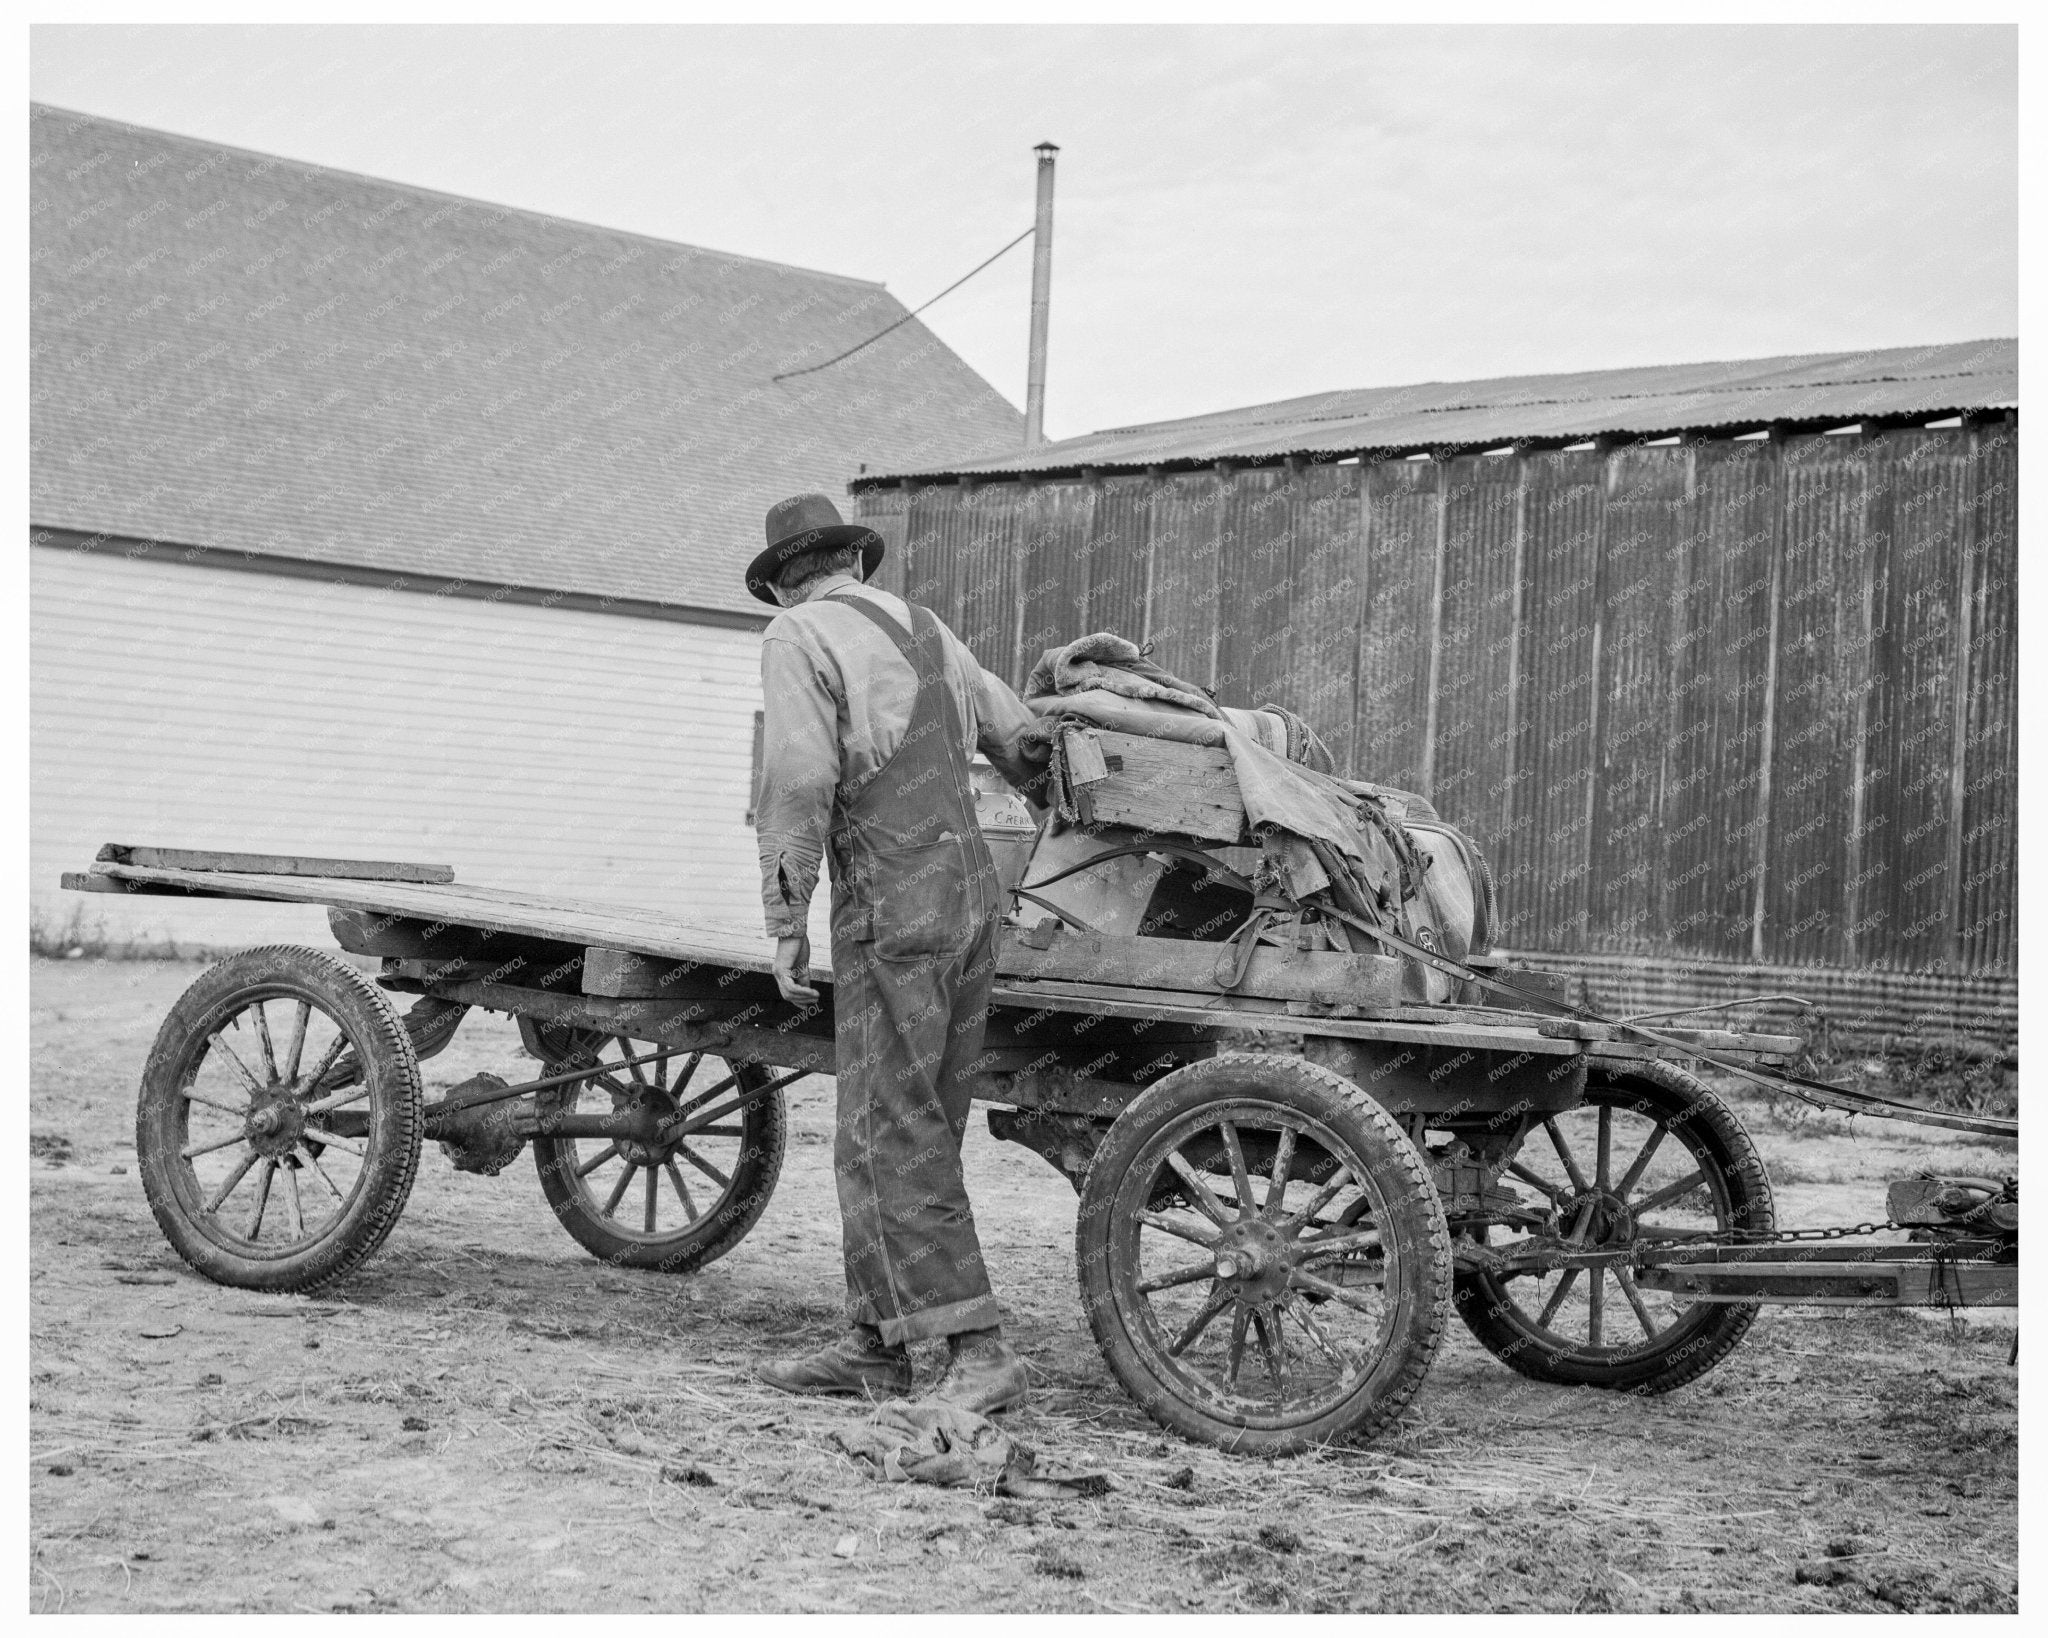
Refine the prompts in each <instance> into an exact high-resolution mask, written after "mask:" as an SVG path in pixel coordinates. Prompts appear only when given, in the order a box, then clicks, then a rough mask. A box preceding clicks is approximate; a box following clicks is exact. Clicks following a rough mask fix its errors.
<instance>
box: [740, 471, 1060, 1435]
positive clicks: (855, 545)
mask: <svg viewBox="0 0 2048 1638" xmlns="http://www.w3.org/2000/svg"><path fill="white" fill-rule="evenodd" d="M768 543H769V544H768V549H767V550H766V551H765V552H763V553H762V554H761V555H760V556H759V557H757V558H755V559H754V561H753V563H752V564H751V565H750V566H749V568H748V570H747V588H748V590H750V591H751V592H752V593H753V594H754V595H755V596H756V597H759V598H761V599H762V600H763V601H764V602H773V603H778V604H780V605H781V606H782V608H783V609H784V611H785V612H783V613H782V614H780V615H778V616H777V617H776V618H775V620H774V621H773V622H772V623H771V624H770V625H769V627H768V630H767V633H766V635H765V637H764V638H763V640H762V644H761V682H762V691H763V695H764V698H765V701H766V707H767V708H766V712H765V716H764V721H763V725H762V762H761V793H760V799H759V803H758V806H757V819H758V830H759V841H760V848H761V874H762V897H763V900H764V903H765V906H766V909H767V921H768V932H769V935H770V936H771V937H773V938H774V939H775V941H776V946H775V981H776V983H777V985H778V986H779V987H780V989H781V991H782V994H783V997H784V999H785V1000H787V1001H790V1002H792V1003H795V1004H799V1005H802V1004H808V1003H810V1002H813V1001H815V1000H816V999H817V991H816V990H814V989H813V988H812V987H811V985H810V983H809V970H810V940H809V938H808V936H807V935H806V931H805V926H806V921H807V917H808V911H809V907H810V900H811V892H812V889H813V888H814V887H815V886H816V884H817V879H818V868H819V861H820V854H821V852H822V851H823V846H824V844H825V843H826V842H827V841H828V840H829V843H830V850H831V857H832V984H833V1016H834V1028H835V1043H834V1044H835V1047H836V1051H837V1074H838V1081H839V1123H838V1137H837V1142H836V1145H835V1148H834V1151H833V1158H834V1162H835V1166H836V1170H837V1174H838V1183H839V1210H840V1217H841V1220H842V1227H843V1235H844V1247H845V1256H846V1289H847V1309H848V1318H849V1319H850V1320H851V1322H852V1325H851V1329H850V1331H849V1332H848V1333H847V1334H846V1335H845V1336H843V1337H841V1338H840V1339H839V1340H838V1341H836V1342H834V1343H833V1344H831V1345H830V1346H828V1347H825V1348H822V1349H820V1350H818V1351H817V1352H815V1353H811V1354H804V1355H800V1356H796V1357H792V1358H787V1359H778V1360H774V1361H772V1362H770V1363H769V1364H767V1365H764V1366H763V1367H761V1372H760V1374H761V1376H762V1378H763V1379H764V1380H765V1381H767V1382H769V1383H772V1384H773V1385H774V1386H776V1387H778V1388H783V1389H787V1390H788V1391H790V1392H793V1393H828V1394H829V1393H846V1394H868V1395H877V1396H879V1395H882V1394H889V1393H906V1392H908V1391H909V1389H910V1385H911V1366H910V1355H909V1352H908V1350H907V1348H906V1347H905V1344H907V1343H910V1342H916V1341H920V1340H923V1339H926V1338H936V1337H944V1338H946V1339H947V1341H948V1342H949V1343H950V1344H951V1359H950V1363H949V1365H948V1367H947V1369H946V1372H945V1374H944V1376H943V1377H942V1378H941V1380H940V1381H939V1383H938V1384H937V1386H936V1387H935V1388H934V1389H933V1390H932V1391H931V1393H930V1395H929V1396H928V1397H930V1398H934V1399H939V1400H943V1401H945V1402H947V1403H950V1404H955V1405H960V1406H963V1407H965V1408H967V1409H970V1410H974V1411H978V1412H981V1413H983V1414H988V1413H991V1412H994V1411H1000V1410H1007V1409H1010V1408H1011V1407H1013V1406H1015V1405H1017V1404H1019V1403H1021V1402H1022V1400H1023V1398H1024V1390H1025V1375H1024V1363H1023V1361H1022V1360H1021V1359H1019V1358H1018V1356H1017V1354H1016V1353H1015V1351H1014V1350H1012V1349H1011V1347H1010V1346H1009V1344H1008V1343H1006V1342H1005V1341H1004V1340H1003V1337H1002V1326H1001V1318H1000V1315H999V1314H998V1312H997V1309H996V1300H995V1297H994V1295H993V1293H992V1292H991V1291H990V1289H989V1281H988V1274H987V1272H986V1270H985V1269H984V1268H983V1267H982V1260H981V1243H980V1240H979V1239H978V1238H977V1236H976V1234H975V1229H974V1213H973V1210H972V1208H971V1207H970V1206H969V1205H968V1201H967V1190H966V1185H965V1183H964V1182H963V1181H962V1179H961V1175H960V1141H961V1136H962V1134H963V1132H964V1131H965V1129H966V1123H967V1112H968V1100H969V1098H970V1097H971V1095H972V1090H973V1088H972V1085H971V1078H970V1076H969V1075H968V1073H967V1066H968V1065H970V1064H971V1063H972V1062H973V1061H974V1060H975V1059H976V1058H977V1057H979V1056H980V1054H981V1042H982V1028H983V1024H984V1022H985V1019H986V1015H987V1010H988V997H989V989H990V986H991V983H992V982H993V979H994V975H995V942H996V921H997V913H998V909H999V903H998V897H999V896H998V890H997V883H996V873H995V865H994V862H993V861H992V859H991V858H990V856H989V851H988V845H987V843H986V842H985V841H984V840H983V839H982V834H981V827H980V825H979V824H978V823H977V822H976V819H975V809H974V790H973V786H972V784H971V782H970V779H969V775H968V766H969V761H970V758H971V756H972V754H973V749H974V747H975V746H976V745H979V746H980V748H981V750H982V751H983V752H984V753H985V754H986V755H987V756H988V758H989V761H990V762H991V763H992V764H993V765H994V766H995V767H996V768H997V770H998V771H1000V772H1001V773H1002V774H1003V776H1004V777H1005V778H1006V779H1008V780H1009V781H1010V783H1011V784H1013V785H1016V786H1018V787H1019V788H1020V789H1022V788H1024V787H1026V786H1028V785H1034V784H1035V783H1036V780H1037V779H1039V778H1042V777H1043V771H1044V770H1043V768H1042V767H1041V766H1037V765H1033V764H1030V763H1026V762H1025V761H1023V760H1022V759H1021V758H1020V757H1019V755H1018V752H1017V737H1018V734H1019V733H1020V731H1021V730H1023V729H1024V728H1026V727H1027V726H1029V725H1030V723H1031V722H1032V720H1033V719H1032V716H1031V713H1030V712H1029V711H1028V710H1027V709H1026V708H1025V706H1024V704H1023V703H1022V702H1021V701H1020V700H1019V699H1018V698H1017V696H1016V695H1015V694H1014V693H1012V692H1011V691H1010V689H1009V688H1008V687H1006V686H1005V685H1004V684H1003V683H1002V682H1001V681H999V680H998V679H996V678H993V677H991V676H989V675H988V674H987V673H986V672H984V671H983V670H982V669H981V667H980V666H978V665H977V664H976V663H975V661H974V657H973V655H971V654H970V653H969V652H968V651H967V647H966V645H965V644H963V643H962V642H961V641H960V639H959V638H957V637H955V636H954V635H953V634H952V633H951V632H950V631H948V630H947V629H946V628H945V626H943V625H942V624H941V623H940V622H939V620H938V618H937V617H936V616H935V615H933V614H932V612H931V611H930V610H929V609H925V608H919V607H914V606H913V605H911V604H908V603H906V602H904V601H903V600H902V599H901V598H899V597H896V596H893V595H892V594H890V593H888V592H884V591H881V590H878V589H876V588H875V587H872V586H869V585H866V584H864V582H865V581H866V580H867V579H868V577H869V576H871V575H872V574H873V573H874V570H875V566H876V565H877V564H878V563H880V561H881V559H882V540H881V537H880V536H879V535H877V534H875V533H874V531H873V530H871V529H867V528H865V527H862V526H860V525H853V524H846V523H843V522H841V521H840V517H839V513H838V510H837V509H836V508H835V507H834V506H833V504H832V502H831V500H830V499H828V498H827V497H826V496H824V495H798V496H797V497H795V498H794V499H792V500H786V501H783V502H782V503H781V504H780V505H778V506H775V507H774V508H772V509H771V510H770V511H769V513H768Z"/></svg>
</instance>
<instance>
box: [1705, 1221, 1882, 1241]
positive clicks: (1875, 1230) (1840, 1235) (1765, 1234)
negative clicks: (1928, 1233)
mask: <svg viewBox="0 0 2048 1638" xmlns="http://www.w3.org/2000/svg"><path fill="white" fill-rule="evenodd" d="M1905 1227H1906V1225H1905V1224H1904V1223H1892V1222H1884V1223H1854V1224H1851V1225H1849V1226H1848V1227H1846V1228H1808V1229H1771V1230H1769V1231H1765V1230H1763V1229H1730V1230H1729V1231H1728V1234H1729V1237H1730V1238H1732V1239H1735V1240H1738V1241H1740V1242H1741V1243H1742V1244H1744V1245H1772V1244H1775V1243H1776V1242H1777V1241H1779V1240H1847V1239H1849V1238H1850V1237H1851V1236H1853V1235H1858V1234H1884V1233H1887V1232H1889V1231H1890V1230H1892V1229H1903V1228H1905ZM1685 1243H1686V1244H1688V1245H1695V1244H1712V1239H1711V1238H1710V1239H1708V1240H1706V1241H1704V1242H1702V1241H1691V1240H1688V1241H1687V1242H1685Z"/></svg>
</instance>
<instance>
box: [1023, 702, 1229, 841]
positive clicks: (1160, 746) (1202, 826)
mask: <svg viewBox="0 0 2048 1638" xmlns="http://www.w3.org/2000/svg"><path fill="white" fill-rule="evenodd" d="M1061 754H1062V759H1063V761H1064V764H1065V767H1066V772H1067V789H1068V791H1069V792H1070V793H1071V795H1072V797H1073V801H1074V808H1075V811H1076V812H1078V813H1079V814H1080V816H1081V819H1082V821H1083V822H1084V823H1087V824H1099V825H1125V826H1128V827H1129V828H1130V829H1132V830H1138V831H1146V832H1150V833H1152V834H1154V835H1159V836H1187V837H1192V838H1194V839H1195V840H1197V841H1204V842H1229V843H1239V842H1243V841H1246V840H1248V839H1249V838H1248V837H1247V836H1246V833H1245V818H1244V800H1243V798H1242V797H1240V796H1239V795H1238V790H1237V770H1236V769H1235V768H1234V767H1232V765H1231V761H1230V753H1229V752H1228V751H1226V750H1225V749H1224V748H1223V747H1222V746H1220V745H1188V744H1184V743H1183V742H1182V741H1180V740H1177V739H1148V738H1145V737H1143V736H1141V735H1138V734H1120V733H1117V732H1115V731H1114V730H1112V729H1108V728H1077V727H1069V728H1067V729H1066V730H1065V732H1064V733H1063V734H1062V735H1061Z"/></svg>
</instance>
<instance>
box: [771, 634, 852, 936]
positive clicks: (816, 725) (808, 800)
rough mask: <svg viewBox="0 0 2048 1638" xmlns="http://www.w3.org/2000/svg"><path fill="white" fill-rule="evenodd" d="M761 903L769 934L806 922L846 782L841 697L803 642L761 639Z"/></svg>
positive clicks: (799, 928)
mask: <svg viewBox="0 0 2048 1638" xmlns="http://www.w3.org/2000/svg"><path fill="white" fill-rule="evenodd" d="M761 697H762V700H763V702H764V710H763V714H762V723H761V796H760V800H759V802H758V803H757V804H756V808H755V830H756V840H757V842H758V844H759V846H760V850H761V904H762V909H763V910H764V912H765V913H766V919H767V924H768V936H769V937H770V938H794V937H795V936H797V935H798V934H800V933H802V932H803V931H804V930H805V926H806V924H807V922H808V919H809V914H810V904H811V895H812V893H813V892H815V891H816V890H817V886H818V869H819V866H820V864H821V863H822V861H823V858H824V852H825V833H826V831H827V830H828V829H829V828H830V826H831V823H832V796H833V792H834V791H835V790H836V789H837V787H838V784H839V698H838V696H837V695H836V694H835V693H834V692H833V688H832V684H831V681H830V680H829V679H828V678H827V677H826V676H825V674H824V673H823V671H821V670H820V668H819V667H818V665H817V663H816V661H815V660H814V659H813V658H812V656H811V655H810V654H809V653H808V652H806V651H805V649H804V648H803V646H802V645H801V644H799V643H796V642H792V641H789V640H788V639H786V638H778V637H777V636H775V635H774V633H773V632H770V633H769V635H768V636H767V637H766V638H765V639H764V640H763V642H762V644H761Z"/></svg>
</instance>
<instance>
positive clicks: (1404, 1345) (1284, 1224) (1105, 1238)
mask: <svg viewBox="0 0 2048 1638" xmlns="http://www.w3.org/2000/svg"><path fill="white" fill-rule="evenodd" d="M1076 1240H1077V1251H1078V1257H1079V1262H1080V1274H1081V1289H1082V1294H1083V1296H1084V1298H1085V1299H1086V1302H1087V1306H1088V1318H1089V1323H1090V1325H1091V1326H1092V1327H1093V1329H1094V1332H1095V1340H1096V1342H1097V1344H1098V1345H1099V1346H1100V1347H1101V1349H1102V1352H1103V1356H1104V1358H1105V1359H1106V1360H1107V1361H1108V1362H1109V1367H1110V1369H1111V1370H1112V1371H1113V1372H1115V1373H1116V1376H1117V1377H1118V1379H1119V1380H1120V1381H1121V1382H1122V1383H1123V1384H1124V1386H1125V1387H1126V1388H1127V1389H1128V1390H1129V1391H1130V1393H1131V1396H1132V1397H1133V1398H1134V1399H1136V1400H1137V1401H1138V1403H1139V1404H1140V1405H1142V1406H1143V1407H1144V1408H1145V1410H1146V1411H1147V1412H1149V1413H1150V1414H1151V1416H1152V1417H1153V1418H1154V1419H1155V1420H1157V1421H1159V1422H1161V1423H1163V1424H1164V1425H1165V1426H1167V1427H1170V1428H1173V1429H1175V1430H1176V1431H1177V1432H1180V1433H1183V1434H1186V1435H1188V1436H1189V1437H1190V1438H1194V1439H1199V1440H1202V1441H1203V1442H1205V1443H1208V1444H1214V1445H1220V1446H1222V1447H1223V1448H1225V1449H1227V1450H1238V1451H1258V1452H1266V1453H1278V1452H1285V1451H1290V1450H1298V1449H1301V1448H1302V1447H1304V1446H1306V1445H1311V1444H1319V1443H1323V1442H1326V1441H1329V1440H1334V1439H1338V1438H1341V1437H1346V1436H1350V1437H1364V1436H1367V1435H1369V1434H1371V1433H1374V1432H1376V1431H1378V1429H1379V1428H1381V1427H1382V1426H1384V1425H1385V1424H1386V1423H1387V1422H1388V1421H1390V1420H1391V1419H1392V1418H1393V1417H1394V1416H1395V1415H1397V1414H1398V1413H1399V1412H1400V1410H1401V1408H1402V1407H1403V1406H1404V1405H1406V1404H1407V1402H1408V1400H1409V1399H1410V1398H1411V1397H1412V1396H1413V1394H1414V1393H1415V1390H1416V1389H1417V1388H1418V1387H1419V1386H1420V1385H1421V1383H1422V1379H1423V1377H1424V1375H1425V1374H1426V1373H1427V1372H1428V1369H1429V1363H1430V1360H1431V1358H1432V1357H1433V1356H1434V1355H1435V1353H1436V1347H1437V1343H1438V1341H1439V1340H1440V1338H1441V1337H1442V1334H1443V1323H1444V1310H1445V1306H1446V1301H1447V1298H1448V1297H1449V1294H1450V1285H1451V1261H1450V1235H1449V1231H1448V1230H1447V1229H1446V1228H1445V1226H1444V1218H1443V1211H1442V1208H1441V1206H1440V1205H1439V1203H1438V1200H1437V1196H1436V1191H1435V1189H1434V1188H1433V1187H1432V1186H1431V1184H1430V1179H1429V1171H1428V1168H1427V1167H1426V1166H1425V1165H1424V1163H1423V1161H1422V1158H1421V1156H1420V1155H1418V1154H1417V1153H1416V1151H1415V1147H1414V1145H1413V1144H1412V1143H1410V1142H1409V1140H1408V1138H1407V1137H1406V1135H1405V1134H1403V1133H1402V1131H1401V1129H1400V1128H1399V1127H1398V1126H1396V1125H1395V1124H1394V1122H1393V1120H1392V1119H1391V1118H1390V1117H1389V1116H1388V1115H1387V1114H1386V1112H1385V1111H1384V1110H1382V1109H1381V1108H1380V1106H1379V1105H1378V1104H1377V1103H1375V1102H1374V1101H1373V1100H1372V1099H1371V1098H1370V1097H1368V1096H1367V1095H1366V1094H1365V1093H1364V1092H1362V1091H1361V1090H1359V1088H1357V1087H1356V1086H1354V1085H1352V1084H1351V1083H1350V1082H1349V1081H1347V1080H1345V1079H1344V1078H1343V1077H1342V1076H1340V1075H1336V1074H1334V1073H1332V1072H1331V1071H1329V1070H1327V1069H1323V1068H1321V1067H1319V1066H1317V1065H1314V1064H1310V1063H1308V1062H1306V1061H1304V1060H1303V1059H1300V1058H1285V1057H1277V1056H1268V1055H1262V1054H1256V1053H1227V1054H1223V1055H1221V1056H1218V1057H1215V1058H1210V1059H1207V1060H1204V1061H1203V1062H1201V1063H1196V1064H1191V1065H1189V1066H1188V1067H1187V1068H1185V1069H1181V1070H1176V1071H1175V1072H1174V1073H1172V1074H1170V1075H1167V1076H1165V1077H1163V1078H1162V1079H1161V1080H1159V1081H1157V1082H1155V1083H1154V1084H1153V1085H1152V1086H1151V1087H1149V1088H1147V1089H1146V1091H1145V1092H1144V1093H1143V1094H1142V1095H1140V1096H1139V1097H1138V1098H1137V1100H1136V1101H1134V1102H1133V1103H1132V1104H1131V1106H1130V1107H1129V1108H1128V1109H1126V1110H1125V1111H1124V1113H1123V1114H1122V1115H1121V1116H1119V1117H1118V1119H1117V1121H1116V1123H1115V1124H1114V1125H1113V1126H1112V1127H1111V1128H1110V1130H1109V1134H1108V1136H1107V1137H1106V1138H1105V1139H1104V1141H1103V1145H1102V1147H1101V1149H1099V1150H1098V1151H1097V1153H1096V1155H1095V1158H1094V1160H1093V1162H1092V1163H1091V1165H1090V1167H1089V1171H1088V1179H1087V1182H1086V1184H1085V1186H1084V1187H1083V1190H1082V1195H1081V1217H1080V1226H1079V1230H1078V1232H1077V1236H1076Z"/></svg>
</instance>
